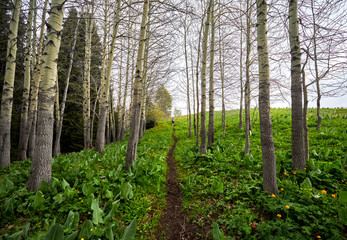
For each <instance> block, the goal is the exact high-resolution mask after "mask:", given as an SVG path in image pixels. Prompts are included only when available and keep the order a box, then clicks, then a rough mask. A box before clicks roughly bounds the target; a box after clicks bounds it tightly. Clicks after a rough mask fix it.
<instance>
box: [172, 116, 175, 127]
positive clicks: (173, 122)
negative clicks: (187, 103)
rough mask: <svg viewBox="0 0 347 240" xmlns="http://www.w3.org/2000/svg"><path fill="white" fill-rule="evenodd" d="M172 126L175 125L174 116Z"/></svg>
mask: <svg viewBox="0 0 347 240" xmlns="http://www.w3.org/2000/svg"><path fill="white" fill-rule="evenodd" d="M172 126H175V119H173V118H172Z"/></svg>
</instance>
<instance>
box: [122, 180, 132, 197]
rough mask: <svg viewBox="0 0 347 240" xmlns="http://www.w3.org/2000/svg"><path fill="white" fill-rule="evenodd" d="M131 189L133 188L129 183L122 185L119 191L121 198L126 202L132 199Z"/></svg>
mask: <svg viewBox="0 0 347 240" xmlns="http://www.w3.org/2000/svg"><path fill="white" fill-rule="evenodd" d="M132 189H133V186H131V184H130V183H129V182H127V183H124V184H123V186H122V189H121V197H122V198H123V199H126V200H129V199H132V198H133V196H134V193H133V190H132Z"/></svg>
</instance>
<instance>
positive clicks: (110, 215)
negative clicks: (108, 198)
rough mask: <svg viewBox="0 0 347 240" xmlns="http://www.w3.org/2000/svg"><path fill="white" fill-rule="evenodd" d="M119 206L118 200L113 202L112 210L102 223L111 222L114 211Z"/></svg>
mask: <svg viewBox="0 0 347 240" xmlns="http://www.w3.org/2000/svg"><path fill="white" fill-rule="evenodd" d="M118 206H119V200H117V201H115V202H113V203H112V209H111V210H110V212H109V213H108V214H107V216H106V217H105V219H104V223H107V221H108V220H110V219H111V220H112V217H113V215H114V211H115V210H116V209H117V208H118Z"/></svg>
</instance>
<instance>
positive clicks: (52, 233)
mask: <svg viewBox="0 0 347 240" xmlns="http://www.w3.org/2000/svg"><path fill="white" fill-rule="evenodd" d="M44 240H64V229H63V227H62V226H60V225H59V224H55V225H53V226H52V227H51V229H49V231H48V233H47V235H46V236H45V238H44Z"/></svg>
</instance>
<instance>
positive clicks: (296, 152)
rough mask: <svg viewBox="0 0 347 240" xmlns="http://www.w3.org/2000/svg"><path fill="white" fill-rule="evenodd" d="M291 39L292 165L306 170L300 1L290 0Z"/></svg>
mask: <svg viewBox="0 0 347 240" xmlns="http://www.w3.org/2000/svg"><path fill="white" fill-rule="evenodd" d="M289 40H290V54H291V80H292V84H291V97H292V167H293V169H300V170H304V168H305V150H304V138H303V116H302V83H301V53H300V41H299V27H298V1H297V0H290V1H289Z"/></svg>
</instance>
